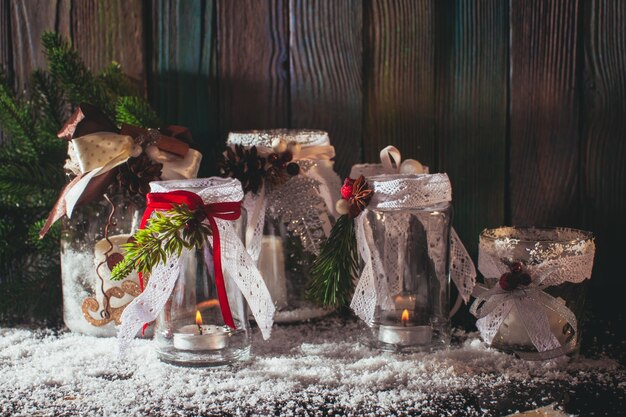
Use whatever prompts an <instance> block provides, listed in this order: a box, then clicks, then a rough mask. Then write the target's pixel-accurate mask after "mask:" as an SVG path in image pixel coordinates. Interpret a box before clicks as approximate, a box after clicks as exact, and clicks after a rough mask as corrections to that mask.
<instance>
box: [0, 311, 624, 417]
mask: <svg viewBox="0 0 626 417" xmlns="http://www.w3.org/2000/svg"><path fill="white" fill-rule="evenodd" d="M364 335H365V332H364V331H363V328H362V325H361V324H360V323H359V322H356V321H351V320H348V321H342V320H340V319H337V318H332V319H327V320H325V321H322V322H317V323H309V324H300V325H290V326H275V327H274V330H273V334H272V338H271V339H270V340H269V341H267V342H264V341H263V340H262V339H261V337H260V335H259V334H258V331H257V334H256V335H255V338H254V346H253V352H254V358H253V359H252V360H251V361H249V362H246V363H240V364H237V365H234V366H227V367H221V368H214V369H211V368H183V367H176V366H173V365H168V364H165V363H162V362H160V361H159V360H158V359H157V357H156V354H155V352H154V351H153V346H152V343H151V341H149V340H139V339H138V340H136V341H135V342H134V345H133V348H132V351H131V352H129V354H128V357H127V359H126V360H124V361H121V360H118V359H117V358H116V357H115V353H114V351H115V349H114V347H115V342H116V341H115V339H113V338H97V337H90V336H82V335H79V334H76V333H70V332H60V333H56V332H53V331H49V330H25V329H0V415H14V416H32V415H36V416H47V415H51V416H52V415H86V416H90V415H94V416H100V415H106V416H122V415H123V416H135V415H137V416H140V415H165V416H178V415H181V416H183V415H318V414H319V415H321V414H326V415H362V414H366V415H395V414H421V415H434V416H439V415H463V416H479V415H488V416H491V415H493V416H496V415H504V414H508V413H512V412H515V411H518V410H528V409H532V408H537V407H541V406H545V405H548V404H551V403H552V402H554V401H555V398H554V392H555V391H556V392H568V390H569V391H571V392H575V391H576V387H581V386H585V384H589V383H593V384H596V385H597V384H604V385H606V387H607V389H608V390H610V391H612V392H614V393H617V394H618V395H620V396H621V400H620V399H619V398H617V399H616V400H617V401H618V403H623V397H624V393H625V392H626V386H625V385H626V383H625V381H626V378H625V371H624V369H623V368H622V367H620V365H619V364H618V363H617V362H615V361H613V360H611V359H595V360H592V359H584V358H582V357H580V358H578V359H574V360H569V361H568V360H554V361H547V362H528V361H524V360H521V359H516V358H514V357H513V356H510V355H507V354H504V353H500V352H497V351H494V350H491V349H489V348H488V347H486V346H485V344H483V343H482V342H481V341H480V340H479V339H478V338H477V334H475V333H471V334H465V333H457V334H456V336H455V345H454V346H453V347H452V348H450V349H448V350H443V351H438V352H434V353H421V354H412V355H394V354H390V353H385V354H381V353H379V352H377V351H375V350H371V349H370V348H368V347H367V345H366V344H364V343H362V342H363V341H364V339H363V337H364ZM545 387H548V388H547V389H545V390H544V388H545ZM554 388H556V390H555V389H554ZM512 390H513V391H512ZM516 390H517V391H516ZM511 392H519V393H520V394H521V397H520V400H519V401H518V402H515V401H513V402H511V398H510V397H511V396H512V394H511ZM570 395H574V394H570ZM612 395H613V394H612ZM502 410H505V411H507V410H508V412H502Z"/></svg>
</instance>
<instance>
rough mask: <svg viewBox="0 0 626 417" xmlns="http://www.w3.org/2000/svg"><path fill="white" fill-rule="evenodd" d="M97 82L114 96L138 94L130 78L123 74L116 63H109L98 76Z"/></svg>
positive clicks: (120, 67)
mask: <svg viewBox="0 0 626 417" xmlns="http://www.w3.org/2000/svg"><path fill="white" fill-rule="evenodd" d="M98 80H99V81H100V82H101V83H102V85H104V87H105V88H106V89H107V90H109V91H110V92H111V93H113V94H115V95H116V96H127V95H129V94H131V93H132V94H133V95H138V94H139V92H138V91H137V87H136V86H135V85H134V84H133V82H132V80H131V78H130V77H129V76H127V75H126V74H124V72H123V71H122V66H121V65H120V64H119V63H118V62H116V61H113V62H111V63H110V64H109V65H108V66H107V67H106V68H105V69H103V70H102V71H101V72H100V73H99V74H98Z"/></svg>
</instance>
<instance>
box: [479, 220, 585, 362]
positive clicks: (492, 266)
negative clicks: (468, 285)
mask: <svg viewBox="0 0 626 417" xmlns="http://www.w3.org/2000/svg"><path fill="white" fill-rule="evenodd" d="M594 254H595V243H594V238H593V235H592V234H591V233H590V232H586V231H582V230H576V229H570V228H535V227H501V228H497V229H487V230H484V231H483V232H482V233H481V235H480V247H479V255H478V269H479V271H480V272H481V274H482V275H483V277H484V279H485V283H484V285H477V286H476V289H475V293H474V296H475V297H476V300H475V301H474V303H473V305H472V308H471V311H472V313H473V314H474V315H475V316H476V317H477V318H478V321H477V323H476V325H477V327H478V329H479V331H480V333H481V336H482V338H483V340H485V341H486V342H487V343H489V344H490V345H491V346H493V347H495V348H497V349H500V350H503V351H505V352H510V353H515V354H517V355H518V356H520V357H522V358H524V359H530V360H542V359H551V358H555V357H559V356H563V355H568V354H571V353H575V352H576V351H577V350H578V348H579V345H580V323H579V322H578V318H580V317H582V313H583V310H584V300H585V288H584V287H585V285H584V282H585V281H586V280H587V279H588V278H591V270H592V268H593V259H594Z"/></svg>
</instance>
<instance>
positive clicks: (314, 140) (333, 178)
mask: <svg viewBox="0 0 626 417" xmlns="http://www.w3.org/2000/svg"><path fill="white" fill-rule="evenodd" d="M227 146H228V147H229V148H231V149H233V150H234V151H233V152H232V153H231V154H232V155H233V157H234V155H235V154H237V157H236V159H237V161H236V162H234V161H232V160H231V162H234V166H235V169H234V170H231V171H228V170H224V171H223V172H222V174H223V175H230V176H234V177H236V178H239V179H240V180H241V181H242V183H243V185H244V190H245V191H246V196H245V199H244V207H245V208H246V210H247V212H248V227H247V231H246V240H245V241H246V246H247V249H248V252H249V253H250V255H251V256H252V258H253V259H255V260H257V262H258V267H259V270H260V271H261V275H262V276H263V278H264V280H265V282H266V284H267V287H268V289H269V291H270V294H271V296H272V299H273V300H274V303H275V306H276V315H275V321H276V322H278V323H280V322H283V323H284V322H297V321H303V320H309V319H314V318H318V317H322V316H325V315H326V314H328V313H329V312H330V310H328V309H323V308H320V307H317V306H316V305H315V304H313V303H311V302H310V301H308V300H307V298H306V289H307V285H308V283H309V280H310V268H311V265H312V263H313V261H314V259H315V257H316V256H317V255H318V254H319V250H320V245H321V243H322V242H323V241H324V240H325V239H326V238H327V236H328V235H329V233H330V229H331V227H332V225H333V224H334V221H335V218H336V213H335V201H336V200H337V199H338V198H339V189H340V186H341V182H340V179H339V177H338V175H337V174H336V173H335V172H334V171H333V165H334V162H333V161H332V160H331V158H333V157H334V155H335V151H334V148H333V147H332V146H331V145H330V140H329V138H328V134H327V133H326V132H323V131H317V130H286V129H278V130H260V131H246V132H232V133H230V134H229V136H228V141H227ZM253 149H254V151H253V154H252V155H253V156H254V157H255V158H256V156H258V159H255V160H254V162H251V159H250V158H251V155H250V152H251V151H252V150H253ZM237 163H240V164H242V165H240V166H241V167H243V166H244V164H247V165H245V166H246V170H243V169H242V170H239V171H237V168H236V164H237ZM250 166H253V167H254V168H255V169H256V168H261V169H260V170H259V171H251V170H250V169H249V168H250ZM244 171H245V175H244V176H245V178H244V177H241V175H239V174H241V173H243V172H244ZM261 171H262V173H259V172H261ZM255 172H256V173H257V174H258V175H259V177H258V178H256V177H255ZM259 178H261V179H260V181H259Z"/></svg>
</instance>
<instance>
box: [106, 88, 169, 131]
mask: <svg viewBox="0 0 626 417" xmlns="http://www.w3.org/2000/svg"><path fill="white" fill-rule="evenodd" d="M115 120H116V121H117V123H118V124H120V125H121V124H124V123H126V124H129V125H133V126H139V127H144V128H155V129H156V128H159V127H160V126H161V121H160V120H159V118H158V116H157V115H156V113H155V112H154V110H152V107H150V104H148V102H146V101H145V100H144V99H142V98H141V97H138V96H125V97H120V98H118V99H117V104H116V106H115Z"/></svg>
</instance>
